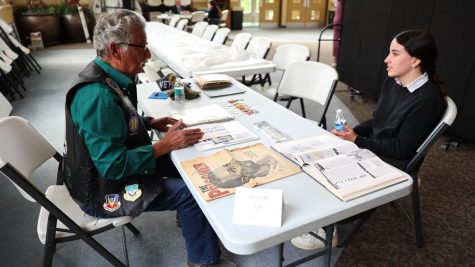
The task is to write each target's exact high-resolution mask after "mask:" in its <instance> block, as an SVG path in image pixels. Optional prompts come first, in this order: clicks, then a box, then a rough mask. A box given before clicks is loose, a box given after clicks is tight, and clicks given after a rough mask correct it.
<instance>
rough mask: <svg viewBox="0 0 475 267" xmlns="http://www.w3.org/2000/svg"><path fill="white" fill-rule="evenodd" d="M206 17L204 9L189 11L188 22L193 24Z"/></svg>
mask: <svg viewBox="0 0 475 267" xmlns="http://www.w3.org/2000/svg"><path fill="white" fill-rule="evenodd" d="M205 18H206V13H205V12H204V11H194V12H191V19H190V24H195V23H197V22H200V21H203V20H205Z"/></svg>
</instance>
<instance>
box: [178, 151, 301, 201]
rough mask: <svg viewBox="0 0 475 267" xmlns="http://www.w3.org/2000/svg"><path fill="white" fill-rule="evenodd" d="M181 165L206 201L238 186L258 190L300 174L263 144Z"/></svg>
mask: <svg viewBox="0 0 475 267" xmlns="http://www.w3.org/2000/svg"><path fill="white" fill-rule="evenodd" d="M181 165H182V167H183V170H184V171H185V173H186V174H187V176H188V177H189V178H190V179H191V181H192V182H193V184H194V185H195V187H196V188H197V190H198V192H199V193H200V194H201V196H202V197H203V198H204V199H205V200H206V201H210V200H213V199H217V198H220V197H224V196H227V195H230V194H233V193H234V191H235V188H236V187H239V186H243V187H255V186H258V185H261V184H265V183H269V182H272V181H274V180H277V179H281V178H284V177H287V176H290V175H294V174H297V173H299V172H301V171H300V168H298V167H296V166H294V165H293V164H292V163H290V162H289V161H287V160H286V159H285V158H283V157H282V156H281V155H279V154H278V153H276V152H274V151H273V150H272V149H269V148H267V147H266V146H265V145H263V144H255V145H252V146H247V147H242V148H236V149H233V150H225V149H223V150H220V151H219V152H217V153H215V154H212V155H210V156H205V157H199V158H195V159H192V160H187V161H183V162H182V163H181Z"/></svg>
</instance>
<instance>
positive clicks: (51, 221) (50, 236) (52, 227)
mask: <svg viewBox="0 0 475 267" xmlns="http://www.w3.org/2000/svg"><path fill="white" fill-rule="evenodd" d="M56 222H57V220H56V218H55V217H54V216H53V215H51V214H50V215H49V216H48V224H47V226H46V240H45V250H44V254H43V266H52V265H53V254H54V252H55V250H56V240H55V239H56Z"/></svg>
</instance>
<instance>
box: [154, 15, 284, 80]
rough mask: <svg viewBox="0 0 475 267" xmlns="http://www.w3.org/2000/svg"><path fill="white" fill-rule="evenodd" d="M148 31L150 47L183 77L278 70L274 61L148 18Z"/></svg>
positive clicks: (246, 73)
mask: <svg viewBox="0 0 475 267" xmlns="http://www.w3.org/2000/svg"><path fill="white" fill-rule="evenodd" d="M146 31H147V36H148V45H149V48H150V50H151V51H152V52H153V53H154V54H155V55H156V56H157V57H158V58H160V59H161V60H163V61H164V62H165V63H166V64H167V65H168V66H169V67H170V68H171V69H173V70H174V71H175V72H177V73H178V74H179V75H180V76H182V77H194V76H196V75H199V74H204V73H225V74H228V75H231V76H242V75H250V74H259V73H268V72H274V71H275V65H274V63H272V61H269V60H265V59H260V58H257V57H256V56H255V55H253V54H251V53H248V52H247V51H245V50H238V49H235V48H232V47H229V46H226V45H221V44H216V43H213V42H210V41H208V40H205V39H203V38H201V37H198V36H195V35H192V34H190V33H188V32H185V31H181V30H178V29H176V28H173V27H170V26H168V25H165V24H163V23H159V22H148V23H147V27H146Z"/></svg>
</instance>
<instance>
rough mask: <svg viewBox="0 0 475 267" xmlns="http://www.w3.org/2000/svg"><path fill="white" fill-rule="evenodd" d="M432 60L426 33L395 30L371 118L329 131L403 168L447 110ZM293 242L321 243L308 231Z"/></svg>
mask: <svg viewBox="0 0 475 267" xmlns="http://www.w3.org/2000/svg"><path fill="white" fill-rule="evenodd" d="M436 59H437V47H436V43H435V40H434V38H433V37H432V35H431V34H429V33H428V32H427V31H424V30H407V31H403V32H401V33H399V34H397V35H396V36H395V37H394V39H393V40H392V41H391V45H390V47H389V54H388V56H387V57H386V59H385V60H384V63H385V64H386V70H387V72H388V78H387V79H386V80H385V81H384V83H383V85H382V89H381V96H380V97H379V101H378V104H377V106H376V109H375V111H374V113H373V117H372V118H371V119H369V120H368V121H366V122H363V123H361V124H360V125H358V126H356V127H355V128H352V127H351V126H350V125H345V130H344V131H341V132H338V131H336V130H332V133H333V134H334V135H336V136H338V137H340V138H342V139H344V140H348V141H351V142H354V143H355V144H356V145H358V147H360V148H366V149H369V150H371V151H372V152H373V153H375V154H376V155H378V156H379V157H380V158H381V159H383V160H384V161H386V162H387V163H389V164H391V165H393V166H394V167H396V168H398V169H400V170H404V169H405V167H406V165H407V163H409V160H410V159H411V158H412V157H413V156H414V155H415V153H416V150H417V148H418V147H419V146H420V145H421V144H422V143H423V142H424V140H425V139H426V138H427V136H429V134H430V133H431V131H432V130H433V129H434V127H435V126H436V125H437V123H438V122H439V121H440V119H441V118H442V116H443V113H444V111H445V108H446V101H445V98H444V97H445V96H446V90H445V87H444V83H443V82H442V81H441V80H440V78H439V77H438V75H437V74H436V65H435V62H436ZM421 163H422V162H421ZM419 167H420V165H419V166H418V167H417V168H416V170H415V171H414V173H410V174H411V176H412V177H416V175H415V174H417V171H418V168H419ZM357 216H358V215H357ZM345 221H346V220H345ZM321 231H322V229H319V230H318V232H319V233H321ZM335 237H336V235H334V240H335ZM292 244H293V245H294V246H296V247H299V248H303V249H315V248H320V247H323V243H322V242H321V241H320V240H318V239H317V238H315V237H313V236H312V235H310V234H305V235H303V236H299V237H296V238H294V239H292Z"/></svg>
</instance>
